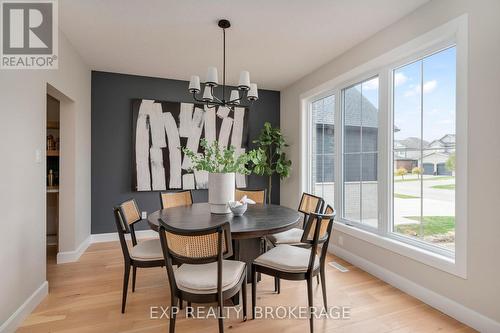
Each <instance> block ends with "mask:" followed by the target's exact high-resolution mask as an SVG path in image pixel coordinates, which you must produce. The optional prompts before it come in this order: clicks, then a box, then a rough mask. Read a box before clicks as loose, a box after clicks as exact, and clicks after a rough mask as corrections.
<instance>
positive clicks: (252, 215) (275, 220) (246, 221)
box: [148, 203, 301, 282]
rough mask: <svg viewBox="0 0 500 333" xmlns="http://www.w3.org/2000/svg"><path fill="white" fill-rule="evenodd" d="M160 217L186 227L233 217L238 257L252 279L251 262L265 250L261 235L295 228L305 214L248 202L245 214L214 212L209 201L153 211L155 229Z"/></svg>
mask: <svg viewBox="0 0 500 333" xmlns="http://www.w3.org/2000/svg"><path fill="white" fill-rule="evenodd" d="M159 219H161V220H162V223H166V224H168V225H170V226H173V227H176V228H179V229H186V230H189V229H202V228H207V227H210V226H215V225H219V224H222V223H224V222H227V221H229V223H230V224H231V236H232V238H233V252H234V259H235V260H240V261H244V262H246V263H247V269H248V271H247V273H248V274H247V279H248V281H249V282H251V281H250V280H251V274H250V273H251V272H250V270H251V263H252V261H253V260H254V259H255V258H257V257H258V256H259V255H260V254H261V253H262V252H263V249H262V246H261V238H262V237H263V236H266V235H270V234H274V233H278V232H282V231H286V230H288V229H291V228H293V227H294V226H296V225H297V223H298V222H299V221H300V220H301V215H300V214H299V213H298V212H297V211H295V210H293V209H290V208H287V207H283V206H279V205H263V204H255V205H248V209H247V211H246V212H245V214H243V216H233V214H231V213H230V214H211V213H210V205H209V204H208V203H195V204H192V205H189V206H180V207H173V208H167V209H161V210H158V211H156V212H154V213H152V214H150V215H149V216H148V223H149V226H150V227H151V229H153V230H156V231H158V229H159V223H160V222H159Z"/></svg>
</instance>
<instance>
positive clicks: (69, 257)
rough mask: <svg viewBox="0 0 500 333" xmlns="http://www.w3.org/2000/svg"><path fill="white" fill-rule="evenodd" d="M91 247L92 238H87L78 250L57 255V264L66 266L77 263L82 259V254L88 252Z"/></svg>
mask: <svg viewBox="0 0 500 333" xmlns="http://www.w3.org/2000/svg"><path fill="white" fill-rule="evenodd" d="M89 245H90V236H89V237H87V238H86V239H85V240H84V241H83V242H82V243H81V244H80V245H79V246H78V248H77V249H76V250H74V251H66V252H58V253H57V264H65V263H68V262H75V261H78V259H80V257H81V256H82V254H83V253H84V252H85V250H87V248H88V247H89Z"/></svg>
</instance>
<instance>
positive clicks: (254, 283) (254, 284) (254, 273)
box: [252, 264, 257, 319]
mask: <svg viewBox="0 0 500 333" xmlns="http://www.w3.org/2000/svg"><path fill="white" fill-rule="evenodd" d="M256 279H257V269H256V268H255V265H254V264H252V319H255V306H256V299H257V281H256Z"/></svg>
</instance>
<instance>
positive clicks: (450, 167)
mask: <svg viewBox="0 0 500 333" xmlns="http://www.w3.org/2000/svg"><path fill="white" fill-rule="evenodd" d="M455 161H456V154H455V152H453V153H451V155H450V157H448V160H446V164H445V166H446V169H448V171H451V172H453V171H455Z"/></svg>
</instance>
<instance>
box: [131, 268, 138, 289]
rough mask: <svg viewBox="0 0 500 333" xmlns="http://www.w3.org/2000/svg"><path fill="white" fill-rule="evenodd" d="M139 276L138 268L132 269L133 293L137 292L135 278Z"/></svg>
mask: <svg viewBox="0 0 500 333" xmlns="http://www.w3.org/2000/svg"><path fill="white" fill-rule="evenodd" d="M136 276H137V267H135V266H133V268H132V292H135V277H136Z"/></svg>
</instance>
